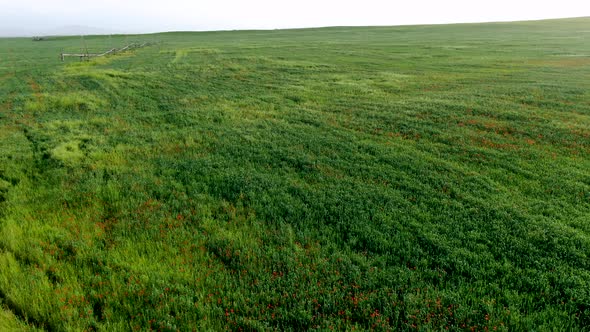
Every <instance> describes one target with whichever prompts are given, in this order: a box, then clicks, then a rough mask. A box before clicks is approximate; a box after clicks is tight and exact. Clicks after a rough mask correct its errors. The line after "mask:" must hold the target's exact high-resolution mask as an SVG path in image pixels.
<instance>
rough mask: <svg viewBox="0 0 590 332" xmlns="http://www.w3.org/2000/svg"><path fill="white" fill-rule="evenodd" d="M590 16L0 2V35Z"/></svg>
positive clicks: (209, 0) (411, 5)
mask: <svg viewBox="0 0 590 332" xmlns="http://www.w3.org/2000/svg"><path fill="white" fill-rule="evenodd" d="M574 16H590V0H559V1H546V0H446V1H445V0H440V1H438V0H354V1H352V0H283V1H281V0H250V1H239V0H193V1H189V0H166V1H162V0H97V1H85V0H0V28H4V29H18V30H21V31H40V30H51V29H53V28H58V27H63V26H71V25H83V26H92V27H97V28H106V29H111V30H117V31H121V32H155V31H169V30H219V29H223V30H226V29H230V30H231V29H274V28H291V27H316V26H333V25H402V24H419V23H452V22H482V21H507V20H526V19H539V18H558V17H574Z"/></svg>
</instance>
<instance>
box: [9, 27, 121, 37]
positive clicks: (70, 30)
mask: <svg viewBox="0 0 590 332" xmlns="http://www.w3.org/2000/svg"><path fill="white" fill-rule="evenodd" d="M118 33H124V32H122V31H116V30H111V29H103V28H96V27H89V26H82V25H69V26H63V27H57V28H52V29H37V30H30V29H22V28H14V27H2V26H0V37H31V36H78V35H109V34H118Z"/></svg>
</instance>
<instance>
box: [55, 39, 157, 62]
mask: <svg viewBox="0 0 590 332" xmlns="http://www.w3.org/2000/svg"><path fill="white" fill-rule="evenodd" d="M147 45H149V43H147V42H146V43H143V44H138V43H131V44H129V45H127V46H125V47H123V48H119V49H117V48H112V49H110V50H108V51H106V52H104V53H61V54H60V55H61V61H65V59H66V57H79V58H80V60H84V59H90V58H94V57H101V56H105V55H109V54H116V53H118V52H123V51H126V50H129V49H135V48H141V47H144V46H147Z"/></svg>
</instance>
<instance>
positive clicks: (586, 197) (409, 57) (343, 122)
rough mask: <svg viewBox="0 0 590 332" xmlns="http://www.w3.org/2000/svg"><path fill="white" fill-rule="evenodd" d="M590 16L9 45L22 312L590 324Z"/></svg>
mask: <svg viewBox="0 0 590 332" xmlns="http://www.w3.org/2000/svg"><path fill="white" fill-rule="evenodd" d="M588 26H590V20H589V19H587V18H580V19H568V20H552V21H538V22H514V23H496V24H469V25H443V26H409V27H366V28H324V29H303V30H282V31H238V32H203V33H167V34H159V35H149V36H144V37H143V38H146V39H148V40H149V39H151V40H152V41H158V42H159V43H157V44H155V45H153V46H150V47H147V48H143V49H139V50H135V51H133V52H128V53H125V54H119V55H116V56H110V57H105V58H100V59H95V60H93V61H90V62H77V61H73V60H68V61H67V62H66V63H62V62H61V61H60V60H59V56H58V55H59V53H60V52H62V51H68V50H76V48H79V47H80V45H79V44H80V39H79V38H55V39H51V40H48V41H43V42H32V41H30V40H28V39H0V306H1V308H2V311H1V314H0V329H6V330H8V329H17V330H18V329H24V328H27V327H29V328H31V329H40V330H57V331H80V330H97V331H99V330H100V331H103V330H104V331H112V330H122V331H123V330H150V329H151V330H162V331H176V330H180V331H190V330H196V331H201V330H240V329H241V330H294V331H295V330H297V331H299V330H310V329H320V330H328V329H336V330H352V329H356V330H371V329H374V330H413V329H418V330H445V329H450V330H504V331H505V330H584V329H587V327H588V326H589V325H590V292H589V290H590V260H589V258H588V253H589V252H590V235H589V234H590V227H589V225H590V223H589V222H590V214H589V212H590V171H589V170H590V158H589V152H590V150H589V149H590V140H589V138H590V130H589V129H588V128H590V126H589V125H590V118H589V116H590V102H589V101H590V82H589V81H588V79H587V78H588V77H590V44H588V43H586V42H585V40H587V38H588V31H590V29H588ZM125 39H126V37H125V36H117V37H113V38H111V39H109V38H108V37H100V36H97V37H91V38H86V43H87V44H88V47H90V48H96V49H102V48H104V46H105V45H106V44H107V43H110V44H114V45H115V46H116V45H118V44H123V43H124V42H125Z"/></svg>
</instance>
